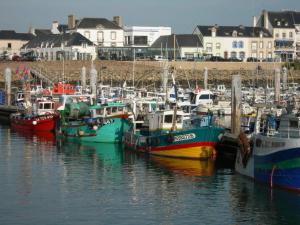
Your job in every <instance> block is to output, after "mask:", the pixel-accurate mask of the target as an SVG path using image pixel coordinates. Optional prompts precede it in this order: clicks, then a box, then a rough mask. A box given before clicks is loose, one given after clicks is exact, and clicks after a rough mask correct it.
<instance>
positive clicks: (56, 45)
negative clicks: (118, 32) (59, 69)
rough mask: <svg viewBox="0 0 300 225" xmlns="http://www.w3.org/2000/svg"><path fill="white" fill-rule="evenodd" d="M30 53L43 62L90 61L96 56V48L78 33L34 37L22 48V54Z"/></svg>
mask: <svg viewBox="0 0 300 225" xmlns="http://www.w3.org/2000/svg"><path fill="white" fill-rule="evenodd" d="M29 52H30V53H31V54H33V55H35V56H37V57H39V58H41V59H44V60H51V61H52V60H62V59H64V60H90V59H95V58H96V56H97V53H96V46H95V45H94V44H93V42H91V41H90V40H88V39H87V38H86V37H84V36H82V35H81V34H79V33H76V32H73V33H62V34H48V35H42V36H36V37H35V38H34V39H32V40H30V41H29V42H28V43H27V44H25V45H24V46H23V47H22V53H24V54H26V53H29Z"/></svg>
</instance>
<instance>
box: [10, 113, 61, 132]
mask: <svg viewBox="0 0 300 225" xmlns="http://www.w3.org/2000/svg"><path fill="white" fill-rule="evenodd" d="M57 119H58V115H56V114H49V115H43V116H35V117H31V118H28V119H26V118H21V117H19V118H18V117H15V118H12V119H11V126H12V128H13V129H16V130H24V131H33V132H38V131H55V127H56V123H57Z"/></svg>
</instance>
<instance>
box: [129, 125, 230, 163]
mask: <svg viewBox="0 0 300 225" xmlns="http://www.w3.org/2000/svg"><path fill="white" fill-rule="evenodd" d="M223 131H224V130H223V129H222V128H218V127H201V128H196V129H191V130H185V131H176V132H172V133H169V134H167V133H165V134H161V135H151V136H143V135H138V134H135V135H132V134H130V133H129V134H126V137H125V146H126V147H127V148H131V149H134V150H136V151H139V152H145V153H149V154H151V155H157V156H165V157H173V158H190V159H207V158H213V157H215V155H216V150H215V146H216V144H217V142H218V141H219V139H220V138H221V135H222V134H223Z"/></svg>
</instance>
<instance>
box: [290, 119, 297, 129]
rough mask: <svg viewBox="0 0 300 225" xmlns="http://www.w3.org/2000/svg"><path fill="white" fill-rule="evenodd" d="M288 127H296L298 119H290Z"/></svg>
mask: <svg viewBox="0 0 300 225" xmlns="http://www.w3.org/2000/svg"><path fill="white" fill-rule="evenodd" d="M290 127H291V128H298V121H297V120H290Z"/></svg>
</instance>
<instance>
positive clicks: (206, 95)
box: [191, 90, 214, 106]
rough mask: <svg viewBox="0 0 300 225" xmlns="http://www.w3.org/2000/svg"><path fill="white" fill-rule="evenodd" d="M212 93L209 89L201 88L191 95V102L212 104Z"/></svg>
mask: <svg viewBox="0 0 300 225" xmlns="http://www.w3.org/2000/svg"><path fill="white" fill-rule="evenodd" d="M213 101H214V94H213V93H212V92H211V91H210V90H201V91H200V92H198V93H196V94H194V95H193V96H192V101H191V103H192V104H194V105H204V106H212V105H213Z"/></svg>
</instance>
